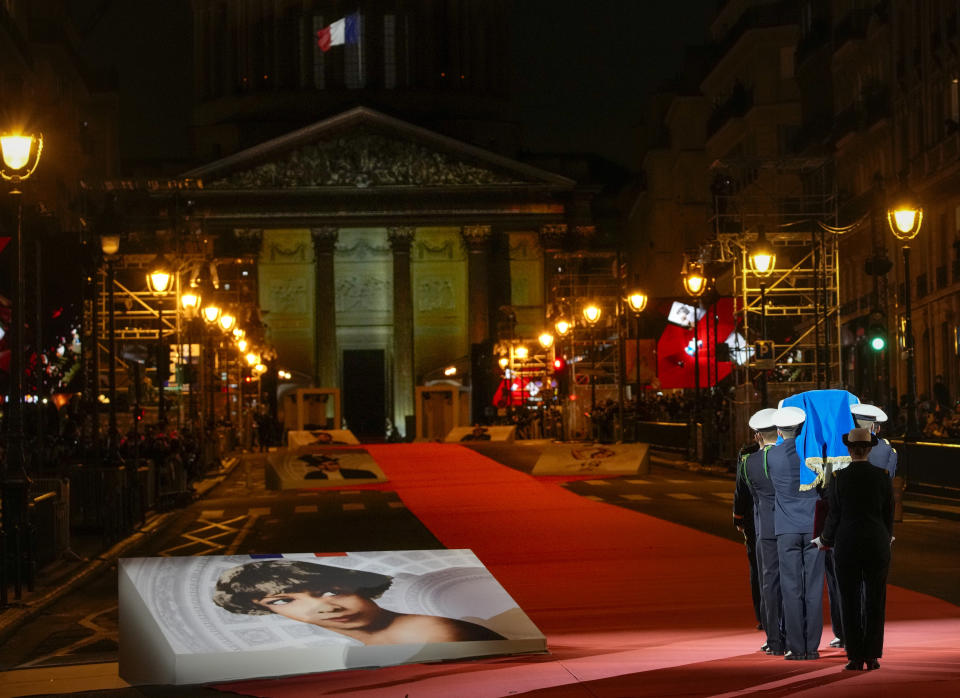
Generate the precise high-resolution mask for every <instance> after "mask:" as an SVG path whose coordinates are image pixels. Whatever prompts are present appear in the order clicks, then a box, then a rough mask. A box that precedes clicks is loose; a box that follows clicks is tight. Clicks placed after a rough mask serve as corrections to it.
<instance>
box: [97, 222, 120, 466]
mask: <svg viewBox="0 0 960 698" xmlns="http://www.w3.org/2000/svg"><path fill="white" fill-rule="evenodd" d="M100 250H101V251H102V252H103V256H104V259H106V262H107V348H108V349H109V351H110V372H109V373H108V374H107V386H108V388H107V389H108V391H109V394H110V406H109V410H108V412H107V415H108V417H107V420H108V421H107V432H108V433H107V454H108V458H109V459H110V461H111V462H114V460H115V458H114V456H115V455H116V453H117V447H118V446H119V445H120V444H119V441H118V438H117V437H118V436H119V434H118V433H117V325H116V314H115V311H114V307H113V287H114V283H115V279H116V266H115V261H116V255H117V253H118V252H119V251H120V236H119V235H101V236H100Z"/></svg>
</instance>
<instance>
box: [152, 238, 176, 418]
mask: <svg viewBox="0 0 960 698" xmlns="http://www.w3.org/2000/svg"><path fill="white" fill-rule="evenodd" d="M150 268H151V271H150V272H148V273H147V288H148V289H150V293H152V294H153V295H154V296H156V297H157V422H158V423H160V424H163V423H164V422H165V421H166V419H167V405H166V401H165V400H164V395H163V384H164V383H165V382H166V374H167V368H168V367H166V366H164V365H163V362H164V358H165V355H166V352H164V351H163V297H164V296H165V295H167V293H168V292H169V291H170V286H171V285H172V283H173V272H172V271H170V264H169V263H168V262H167V260H166V258H165V257H164V256H163V255H162V254H159V255H157V257H156V258H155V259H154V260H153V263H152V264H151V265H150Z"/></svg>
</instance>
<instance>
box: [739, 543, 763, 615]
mask: <svg viewBox="0 0 960 698" xmlns="http://www.w3.org/2000/svg"><path fill="white" fill-rule="evenodd" d="M743 533H744V537H743V542H744V545H745V546H746V548H747V560H748V561H749V563H750V596H751V599H752V601H753V614H754V615H755V616H756V618H757V623H758V624H760V625H763V600H762V599H763V597H762V595H761V593H760V573H759V570H760V563H759V556H758V554H757V543H758V542H759V541H758V540H757V535H756V533H754V532H753V531H752V530H750V529H744V531H743Z"/></svg>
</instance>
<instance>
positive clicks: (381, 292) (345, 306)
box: [337, 274, 393, 313]
mask: <svg viewBox="0 0 960 698" xmlns="http://www.w3.org/2000/svg"><path fill="white" fill-rule="evenodd" d="M392 293H393V291H392V288H391V284H390V281H389V279H386V278H383V277H380V276H376V275H373V274H350V275H346V276H342V277H337V312H338V313H344V312H358V311H373V312H377V311H379V312H387V311H389V309H390V299H391V297H392Z"/></svg>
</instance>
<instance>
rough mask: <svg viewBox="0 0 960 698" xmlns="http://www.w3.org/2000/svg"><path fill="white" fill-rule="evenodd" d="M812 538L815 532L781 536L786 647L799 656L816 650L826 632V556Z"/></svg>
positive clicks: (779, 537) (778, 543) (780, 553)
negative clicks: (824, 596)
mask: <svg viewBox="0 0 960 698" xmlns="http://www.w3.org/2000/svg"><path fill="white" fill-rule="evenodd" d="M812 539H813V532H812V531H811V532H808V533H783V534H780V535H778V536H777V555H778V556H779V559H780V593H781V595H782V597H783V627H784V632H785V634H786V639H787V645H786V650H787V651H788V652H793V653H794V654H797V655H803V654H810V653H811V652H816V651H817V648H818V647H819V646H820V637H821V635H823V606H822V605H823V555H822V554H821V552H820V550H819V549H818V548H817V546H816V545H815V544H813V543H811V542H810V541H811V540H812Z"/></svg>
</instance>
